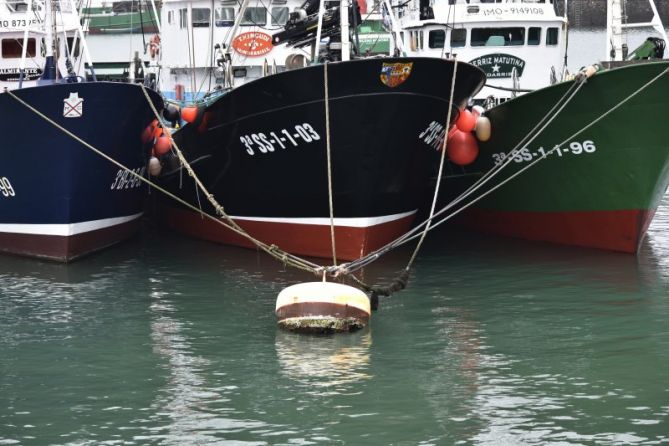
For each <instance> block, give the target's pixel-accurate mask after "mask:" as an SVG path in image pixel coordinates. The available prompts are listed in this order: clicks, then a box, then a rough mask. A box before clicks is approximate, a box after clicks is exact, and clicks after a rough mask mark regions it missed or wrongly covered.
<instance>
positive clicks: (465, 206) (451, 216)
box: [404, 68, 669, 243]
mask: <svg viewBox="0 0 669 446" xmlns="http://www.w3.org/2000/svg"><path fill="white" fill-rule="evenodd" d="M668 72H669V68H667V69H665V70H663V71H662V72H661V73H660V74H658V75H657V76H655V77H654V78H653V79H651V80H650V81H648V82H646V83H645V84H644V85H642V86H641V87H639V88H638V89H637V90H635V91H634V92H632V93H631V94H630V95H629V96H627V97H626V98H625V99H623V100H622V101H620V102H619V103H618V104H616V105H614V106H613V107H611V108H610V109H609V110H607V111H606V112H604V113H603V114H602V115H601V116H599V117H598V118H596V119H594V120H593V121H592V122H590V123H588V124H587V125H585V126H584V127H582V128H581V129H580V130H578V131H576V132H575V133H574V134H572V135H570V136H569V137H567V138H565V139H564V140H563V141H561V142H560V143H558V144H556V145H555V146H553V148H552V149H550V150H549V151H547V152H546V155H544V156H542V157H539V158H537V159H535V160H533V161H532V162H530V163H529V164H528V165H527V166H525V167H523V168H522V169H519V170H518V172H515V173H514V174H513V175H511V176H509V177H508V178H506V179H505V180H503V181H502V182H500V183H499V184H497V185H495V186H494V187H493V188H492V189H490V190H488V191H486V192H484V193H483V194H482V195H481V196H479V197H476V198H475V199H474V200H472V201H471V202H470V203H467V204H466V205H464V206H463V207H462V208H460V209H458V210H457V211H455V212H453V213H452V214H449V215H447V216H445V217H444V218H442V219H441V220H439V221H438V222H437V223H435V224H434V225H433V226H432V227H433V228H435V227H437V226H439V225H441V224H442V223H445V222H446V221H448V220H450V219H451V218H453V217H454V216H456V215H457V214H459V213H460V212H462V211H463V210H465V209H466V208H468V207H470V206H471V205H473V204H475V203H477V202H478V201H480V200H482V199H483V198H485V197H486V196H487V195H489V194H491V193H493V192H494V191H495V190H497V189H499V188H500V187H502V186H503V185H504V184H506V183H508V182H509V181H511V180H512V179H514V178H515V177H517V176H518V175H520V174H521V173H523V172H525V171H526V170H528V169H529V168H531V167H533V166H534V165H536V164H537V163H538V162H540V161H542V160H544V159H545V158H546V157H547V156H548V155H550V154H551V153H553V152H554V151H556V150H559V149H560V148H561V146H562V145H563V144H566V143H567V142H569V141H571V140H573V139H574V138H575V137H577V136H578V135H580V134H581V133H583V132H585V131H586V130H588V129H589V128H591V127H592V126H594V125H595V124H597V123H598V122H600V121H601V120H603V119H604V118H606V117H607V116H608V115H610V114H611V113H613V112H614V111H616V110H617V109H618V108H620V107H621V106H623V105H624V104H625V103H626V102H628V101H629V100H631V99H632V98H634V97H635V96H637V95H638V94H639V93H641V92H642V91H643V90H645V89H646V88H648V87H649V86H650V85H651V84H653V83H654V82H656V81H657V80H658V79H659V78H660V77H662V76H663V75H665V74H666V73H668ZM444 210H446V209H444ZM440 212H441V211H440ZM440 212H438V213H437V215H435V217H437V216H439V215H440ZM416 237H417V235H413V236H412V237H410V238H408V239H407V240H406V241H404V243H406V242H408V241H411V240H413V239H415V238H416Z"/></svg>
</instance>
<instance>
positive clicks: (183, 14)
mask: <svg viewBox="0 0 669 446" xmlns="http://www.w3.org/2000/svg"><path fill="white" fill-rule="evenodd" d="M179 28H181V29H184V28H188V9H186V8H184V9H180V10H179Z"/></svg>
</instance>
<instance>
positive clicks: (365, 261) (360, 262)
mask: <svg viewBox="0 0 669 446" xmlns="http://www.w3.org/2000/svg"><path fill="white" fill-rule="evenodd" d="M667 72H669V68H667V69H665V70H663V71H662V72H661V73H660V74H658V75H657V76H655V77H654V78H653V79H651V80H650V81H648V82H647V83H646V84H644V85H642V86H641V87H639V88H638V89H637V90H635V91H634V92H632V93H631V94H630V95H629V96H628V97H626V98H625V99H623V100H622V101H620V102H619V103H618V104H616V105H614V106H613V107H612V108H610V109H609V110H607V111H606V112H604V113H603V114H602V115H601V116H600V117H598V118H596V119H595V120H593V121H592V122H590V123H589V124H587V125H586V126H584V127H583V128H581V129H580V130H579V131H577V132H576V133H574V134H573V135H571V136H569V137H568V138H566V139H565V140H564V141H562V142H561V143H559V144H557V145H555V146H554V147H553V148H552V149H550V150H549V151H548V152H546V155H545V156H543V157H540V158H537V159H536V160H534V161H532V162H531V163H530V164H528V165H527V166H525V167H523V168H522V169H520V170H519V171H518V172H516V173H514V174H513V175H511V176H509V177H508V178H506V179H505V180H504V181H502V182H501V183H499V184H497V185H495V186H494V187H493V188H492V189H489V190H488V191H485V192H483V193H482V195H480V196H478V197H476V198H474V199H473V200H472V201H471V202H469V203H466V204H465V205H463V206H462V207H461V208H459V209H458V210H456V211H455V212H453V213H451V214H448V215H447V216H445V217H443V218H442V219H441V220H439V221H438V222H437V223H435V224H433V225H431V229H434V228H436V227H437V226H439V225H441V224H442V223H445V222H446V221H448V220H450V219H451V218H453V217H454V216H456V215H457V214H459V213H460V212H462V211H463V210H465V209H466V208H468V207H470V206H472V205H473V204H475V203H477V202H478V201H480V200H482V199H483V198H484V197H486V196H487V195H489V194H491V193H492V192H494V191H495V190H497V189H499V188H500V187H501V186H503V185H504V184H506V183H508V182H509V181H511V180H512V179H513V178H515V177H517V176H518V175H520V174H521V173H523V172H525V171H526V170H527V169H529V168H530V167H532V166H534V165H536V164H537V163H538V162H540V161H542V160H544V159H545V158H546V156H547V155H549V154H551V153H553V152H554V151H555V150H556V149H557V148H559V147H560V146H562V145H563V144H565V143H566V142H568V141H569V140H571V139H573V138H575V137H576V136H578V135H580V134H581V133H582V132H584V131H586V130H587V129H589V128H590V127H592V126H593V125H595V124H597V123H598V122H599V121H601V120H602V119H604V118H605V117H606V116H608V115H609V114H610V113H612V112H614V111H615V110H617V109H618V108H620V107H621V106H622V105H623V104H625V103H626V102H628V101H629V100H631V99H632V98H633V97H635V96H636V95H638V94H639V93H641V92H642V91H643V90H645V89H646V88H648V87H649V86H650V85H651V84H653V83H654V82H656V81H657V80H658V79H659V78H660V77H662V76H663V75H664V74H666V73H667ZM581 85H582V83H581ZM580 88H581V87H580V86H579V87H578V89H580ZM568 91H569V90H568ZM577 91H578V90H577ZM577 91H576V92H577ZM576 92H574V93H573V94H572V96H571V97H570V98H569V99H568V100H567V102H566V103H568V102H569V101H571V99H572V98H573V96H574V95H575V93H576ZM565 96H566V95H563V98H564V97H565ZM558 102H560V101H558ZM566 103H565V105H566ZM563 108H564V106H563V107H561V108H560V109H559V110H558V111H557V112H556V115H557V114H559V113H560V112H561V111H562V109H563ZM553 109H555V107H553ZM553 119H555V118H552V119H551V120H550V121H548V122H547V123H546V125H545V126H543V127H542V129H541V131H543V129H544V128H545V127H546V126H547V125H549V124H550V123H551V122H552V120H553ZM536 128H537V126H535V129H536ZM539 135H540V132H538V133H536V135H534V136H533V137H532V139H531V140H529V141H527V142H526V143H525V144H527V143H530V142H532V141H534V139H536V138H537V137H538V136H539ZM517 147H518V146H517ZM517 147H516V148H517ZM516 148H514V150H516ZM514 150H512V151H510V152H509V153H510V154H511V153H513V152H514ZM512 159H513V157H512V156H510V157H507V160H506V161H505V164H504V165H505V166H506V165H508V164H509V163H510V162H511V160H512ZM491 170H493V169H491ZM477 183H478V182H477ZM481 186H482V184H481ZM470 189H471V187H470V188H469V189H467V191H469V190H470ZM477 189H478V188H477ZM477 189H476V190H477ZM476 190H472V191H471V192H469V194H468V196H469V195H471V194H472V193H473V192H475V191H476ZM467 191H466V192H467ZM462 195H464V193H463V194H461V196H462ZM464 198H467V197H464ZM455 200H458V198H456V199H455ZM455 200H453V201H455ZM459 201H462V199H460V200H459ZM459 201H458V202H459ZM451 203H453V202H451ZM451 203H449V204H448V205H446V206H445V207H444V208H442V209H440V210H439V211H438V212H436V214H435V215H434V216H433V217H432V218H431V219H426V220H425V221H424V222H422V223H421V224H420V225H418V226H416V227H414V228H413V229H412V230H410V231H408V232H407V233H406V234H405V235H403V236H401V237H398V239H396V240H394V241H392V242H390V243H388V244H387V245H385V246H383V247H381V248H379V249H377V250H375V251H374V252H372V253H370V254H368V255H367V256H365V257H362V258H360V259H357V260H353V261H351V262H348V263H346V264H342V265H340V268H341V269H345V270H346V271H347V273H352V272H354V271H357V270H359V269H361V268H364V267H365V266H367V265H369V264H370V263H372V262H373V261H375V260H376V259H378V258H379V257H381V256H382V255H383V254H385V253H386V252H388V251H390V250H392V249H395V248H397V247H399V246H401V245H403V244H405V243H408V242H410V241H413V240H415V239H416V238H417V237H419V234H416V232H417V231H418V230H419V229H420V228H421V227H423V226H424V225H427V224H428V222H429V221H431V220H434V219H435V218H437V217H439V216H441V215H442V214H443V213H444V212H446V211H447V210H449V209H451V208H452V207H453V206H454V204H451Z"/></svg>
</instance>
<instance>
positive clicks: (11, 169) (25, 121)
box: [0, 82, 161, 260]
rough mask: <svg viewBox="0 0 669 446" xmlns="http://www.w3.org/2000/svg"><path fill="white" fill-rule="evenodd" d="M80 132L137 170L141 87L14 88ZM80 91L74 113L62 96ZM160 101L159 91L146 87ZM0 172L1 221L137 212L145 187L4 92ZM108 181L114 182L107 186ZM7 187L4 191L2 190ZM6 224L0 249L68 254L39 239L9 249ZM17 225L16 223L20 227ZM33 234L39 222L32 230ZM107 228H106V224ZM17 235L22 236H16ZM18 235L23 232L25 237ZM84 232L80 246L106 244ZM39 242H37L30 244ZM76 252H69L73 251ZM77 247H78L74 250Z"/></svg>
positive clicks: (58, 220)
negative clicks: (26, 246)
mask: <svg viewBox="0 0 669 446" xmlns="http://www.w3.org/2000/svg"><path fill="white" fill-rule="evenodd" d="M13 94H15V95H16V96H17V97H19V98H20V99H22V100H23V101H25V102H26V103H28V104H30V105H31V106H32V107H34V108H36V109H37V110H39V111H40V112H41V113H43V114H44V115H45V116H46V117H48V118H50V119H52V120H54V121H55V122H56V123H57V124H59V125H61V126H63V127H64V128H66V129H67V130H69V131H70V132H72V133H73V134H75V135H76V136H78V137H79V138H81V139H82V140H84V141H86V142H87V143H89V144H90V145H92V146H93V147H95V148H97V149H99V150H100V151H102V152H103V153H104V154H106V155H108V156H109V157H111V158H112V159H114V160H116V161H118V162H120V163H121V164H123V165H125V166H127V167H129V168H131V169H135V170H136V171H140V170H141V169H143V168H144V166H145V165H146V157H147V153H146V148H145V147H143V146H142V143H141V139H140V135H141V132H142V130H143V129H144V128H145V127H146V126H147V125H148V123H149V122H150V121H151V120H152V119H153V112H152V111H151V109H150V107H149V104H148V102H147V100H146V98H145V96H144V94H143V93H142V90H141V87H140V86H138V85H133V84H121V83H107V82H95V83H75V84H53V85H48V86H40V87H34V88H25V89H21V90H15V91H13ZM73 94H74V95H75V96H77V97H79V98H80V99H83V107H82V109H81V116H79V117H65V116H64V114H65V112H66V111H67V112H69V114H70V115H78V114H79V113H78V112H76V111H72V110H70V108H69V107H66V104H65V102H64V100H65V99H68V98H70V96H71V95H73ZM149 94H150V97H151V98H152V101H153V102H154V103H155V104H157V105H158V108H159V109H160V107H161V99H160V97H159V96H158V95H157V94H156V93H154V92H149ZM0 110H1V111H2V119H0V135H2V136H1V137H0V138H1V139H0V179H1V178H5V181H6V182H7V183H9V184H11V188H12V190H13V194H14V195H11V194H9V196H5V195H4V194H3V193H2V191H1V190H0V225H26V224H32V225H44V224H71V223H82V222H90V221H95V220H102V219H111V218H117V217H124V216H130V215H134V214H138V213H141V212H142V209H143V205H144V200H145V197H146V187H145V186H144V185H143V183H141V182H139V181H131V180H132V177H131V176H128V175H122V174H121V173H120V169H119V167H117V166H116V165H114V164H113V163H111V162H110V161H108V160H106V159H104V158H103V157H102V156H100V155H98V154H96V153H94V152H93V151H91V150H90V149H89V148H87V147H86V146H84V145H83V144H81V143H80V142H78V141H76V140H75V139H73V138H72V137H70V136H68V135H67V134H65V133H64V132H63V131H61V130H60V129H58V128H56V127H54V126H53V125H52V124H50V123H49V122H47V120H45V119H44V118H42V117H40V116H38V115H37V114H35V113H34V112H33V111H31V110H29V109H28V108H27V107H25V106H24V105H23V104H21V103H20V102H18V101H17V100H16V99H15V98H13V97H11V96H10V95H9V94H7V93H3V94H0ZM113 186H114V187H113ZM5 193H6V191H5ZM3 227H4V228H5V230H4V231H0V232H5V237H4V238H3V241H2V244H1V245H0V250H3V251H6V252H12V253H18V254H27V255H34V256H38V257H48V258H56V259H58V260H69V258H70V257H71V254H68V253H65V254H63V255H62V256H59V255H56V256H55V257H54V256H53V255H52V250H51V249H47V248H46V247H45V250H44V251H45V252H48V254H45V252H40V249H39V248H31V249H30V250H28V251H36V252H28V251H27V250H26V249H24V248H21V249H19V250H15V249H13V247H12V246H11V242H7V241H6V240H7V239H10V240H11V237H7V236H6V235H7V234H6V232H7V231H9V232H10V233H11V232H13V231H12V230H11V228H9V227H8V226H3ZM19 232H20V231H19ZM32 232H33V233H34V235H35V236H36V237H38V236H40V235H43V234H40V232H42V231H40V230H39V229H37V230H35V231H32ZM107 232H109V231H107ZM18 238H22V237H18ZM23 238H25V235H24V237H23ZM87 239H90V240H89V241H88V243H86V244H85V245H89V246H82V247H80V249H79V250H85V251H86V252H90V251H94V250H96V249H98V248H101V247H104V246H107V245H109V244H110V243H109V242H110V240H108V239H105V238H104V237H101V238H96V237H91V236H90V234H89V236H88V237H87ZM37 245H39V243H38V244H37ZM74 254H76V253H74ZM78 255H80V254H77V256H78Z"/></svg>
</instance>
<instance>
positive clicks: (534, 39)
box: [527, 27, 541, 45]
mask: <svg viewBox="0 0 669 446" xmlns="http://www.w3.org/2000/svg"><path fill="white" fill-rule="evenodd" d="M527 44H528V45H540V44H541V28H535V27H532V28H530V29H529V30H527Z"/></svg>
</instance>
